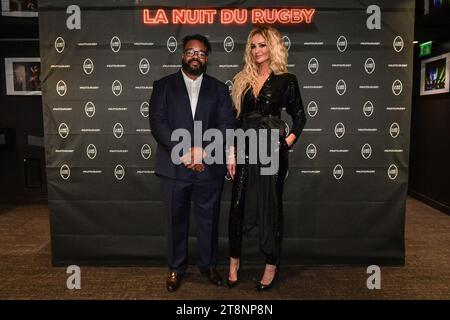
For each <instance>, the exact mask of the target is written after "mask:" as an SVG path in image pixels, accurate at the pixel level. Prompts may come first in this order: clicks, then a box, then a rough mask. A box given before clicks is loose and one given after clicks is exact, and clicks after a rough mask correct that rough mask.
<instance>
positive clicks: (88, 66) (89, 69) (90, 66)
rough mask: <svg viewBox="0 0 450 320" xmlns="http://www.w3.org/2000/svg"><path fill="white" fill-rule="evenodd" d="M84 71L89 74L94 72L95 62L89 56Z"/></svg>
mask: <svg viewBox="0 0 450 320" xmlns="http://www.w3.org/2000/svg"><path fill="white" fill-rule="evenodd" d="M83 71H84V73H86V74H87V75H90V74H92V72H94V63H93V62H92V60H91V59H89V58H88V59H86V60H84V63H83Z"/></svg>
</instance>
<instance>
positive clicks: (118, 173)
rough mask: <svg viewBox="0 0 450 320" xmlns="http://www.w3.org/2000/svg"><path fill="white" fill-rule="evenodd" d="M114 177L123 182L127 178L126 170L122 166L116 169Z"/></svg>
mask: <svg viewBox="0 0 450 320" xmlns="http://www.w3.org/2000/svg"><path fill="white" fill-rule="evenodd" d="M114 176H115V177H116V179H117V180H122V179H123V177H124V176H125V169H124V168H123V167H122V166H121V165H120V164H118V165H117V166H116V167H115V168H114Z"/></svg>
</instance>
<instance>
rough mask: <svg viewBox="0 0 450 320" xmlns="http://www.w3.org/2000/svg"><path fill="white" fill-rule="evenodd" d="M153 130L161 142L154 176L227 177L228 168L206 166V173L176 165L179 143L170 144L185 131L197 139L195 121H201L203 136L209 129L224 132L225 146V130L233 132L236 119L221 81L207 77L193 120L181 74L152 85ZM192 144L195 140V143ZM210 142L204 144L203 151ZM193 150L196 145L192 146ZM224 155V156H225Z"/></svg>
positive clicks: (153, 133)
mask: <svg viewBox="0 0 450 320" xmlns="http://www.w3.org/2000/svg"><path fill="white" fill-rule="evenodd" d="M149 118H150V128H151V132H152V135H153V137H154V138H155V139H156V141H157V142H158V146H157V150H156V168H155V173H156V174H157V175H160V176H165V177H169V178H172V179H183V180H208V179H213V178H216V177H218V176H222V177H224V176H225V175H226V166H225V164H211V165H205V170H204V171H203V172H195V171H193V170H190V169H187V168H186V167H185V166H184V164H179V165H175V164H174V163H173V162H172V160H171V152H172V149H173V147H174V146H175V145H177V144H178V143H179V142H178V141H171V135H172V132H173V131H174V130H175V129H179V128H183V129H186V130H188V131H189V132H190V134H191V137H192V139H193V138H194V120H195V121H202V130H203V131H202V133H204V132H205V131H206V130H207V129H209V128H216V129H219V130H220V131H222V134H223V140H224V143H225V138H226V135H225V130H226V129H234V128H235V125H236V119H235V117H234V112H233V107H232V104H231V99H230V94H229V92H228V87H227V86H226V85H225V84H224V83H223V82H221V81H219V80H217V79H215V78H213V77H211V76H209V75H207V74H204V75H203V80H202V84H201V87H200V93H199V97H198V102H197V108H196V111H195V116H194V119H192V111H191V105H190V102H189V95H188V92H187V89H186V84H185V82H184V78H183V75H182V74H181V70H180V71H178V72H177V73H174V74H171V75H168V76H166V77H164V78H162V79H160V80H157V81H155V82H154V83H153V93H152V96H151V98H150V116H149ZM192 141H193V140H192ZM209 143H210V142H203V144H202V145H203V147H205V146H206V145H208V144H209ZM192 146H193V144H192ZM224 154H225V153H224Z"/></svg>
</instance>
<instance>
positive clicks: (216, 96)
mask: <svg viewBox="0 0 450 320" xmlns="http://www.w3.org/2000/svg"><path fill="white" fill-rule="evenodd" d="M210 52H211V45H210V43H209V41H208V39H207V38H206V37H204V36H201V35H190V36H186V37H185V38H184V39H183V55H182V69H181V70H180V71H178V72H176V73H174V74H171V75H169V76H166V77H164V78H162V79H160V80H158V81H155V82H154V84H153V93H152V97H151V99H150V127H151V130H152V134H153V136H154V138H155V139H156V141H157V142H158V147H157V151H156V170H155V173H156V174H157V175H158V177H160V181H161V187H162V194H163V197H164V201H165V203H166V205H167V207H168V267H169V276H168V278H167V281H166V288H167V290H168V291H169V292H174V291H176V290H177V289H178V288H179V286H180V284H181V279H182V277H183V275H184V273H185V272H186V269H187V264H188V231H189V213H190V206H191V201H192V202H193V203H194V211H195V216H196V227H197V251H198V256H199V261H198V267H199V269H200V272H201V273H202V274H205V275H206V276H207V279H208V280H209V281H210V282H211V283H213V284H215V285H217V286H220V285H222V282H223V281H222V278H221V276H220V274H219V273H218V272H217V270H216V265H217V247H218V222H219V210H220V198H221V193H222V188H223V183H224V177H225V175H226V172H227V167H226V166H225V164H224V161H222V162H221V163H213V164H205V161H200V162H199V161H195V162H193V161H192V160H193V159H200V160H203V159H205V157H206V156H209V155H207V154H206V152H205V146H206V145H207V144H205V142H201V145H192V147H191V148H190V149H189V151H188V152H187V153H185V154H180V157H179V160H180V161H181V163H179V164H177V163H176V162H174V161H173V159H172V157H171V156H172V150H173V149H174V147H175V146H176V145H177V144H178V141H172V139H171V135H172V132H173V131H174V130H176V129H185V130H187V131H188V132H189V133H190V135H191V136H192V137H193V136H194V121H201V124H202V129H203V131H205V130H207V129H218V130H220V131H221V132H222V134H223V139H224V140H225V137H226V135H225V130H226V129H233V128H234V126H235V117H234V113H233V107H232V104H231V99H230V95H229V92H228V87H227V86H226V85H225V84H224V83H222V82H221V81H219V80H217V79H215V78H213V77H211V76H209V75H207V74H206V73H205V71H206V66H207V62H208V54H209V53H210ZM192 141H194V139H193V138H192ZM208 163H209V162H208Z"/></svg>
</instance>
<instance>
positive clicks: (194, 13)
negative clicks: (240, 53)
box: [143, 8, 316, 25]
mask: <svg viewBox="0 0 450 320" xmlns="http://www.w3.org/2000/svg"><path fill="white" fill-rule="evenodd" d="M167 12H170V13H171V14H170V19H169V16H168V14H167ZM315 12H316V9H305V8H285V9H281V8H278V9H262V8H257V9H221V10H220V11H219V10H216V9H173V10H164V9H157V10H149V9H144V10H143V21H144V24H147V25H158V24H214V23H216V20H217V19H220V20H219V21H220V23H221V24H245V23H252V24H303V23H307V24H309V23H311V22H312V19H313V16H314V13H315Z"/></svg>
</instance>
